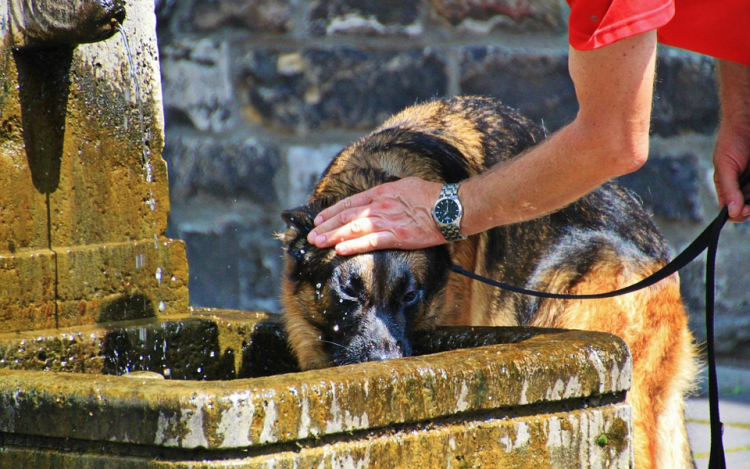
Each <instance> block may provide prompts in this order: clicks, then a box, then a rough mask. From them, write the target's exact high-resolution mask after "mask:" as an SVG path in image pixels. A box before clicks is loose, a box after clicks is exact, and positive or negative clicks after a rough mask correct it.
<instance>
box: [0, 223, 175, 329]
mask: <svg viewBox="0 0 750 469" xmlns="http://www.w3.org/2000/svg"><path fill="white" fill-rule="evenodd" d="M154 243H155V241H154V240H153V239H150V240H140V241H132V242H125V243H109V244H100V245H99V244H95V245H86V246H68V247H65V246H63V247H57V248H55V251H50V250H42V251H38V252H25V253H17V254H15V255H13V256H0V288H2V290H0V292H2V296H1V298H2V303H0V311H2V314H0V330H4V331H29V330H35V329H50V328H55V327H68V326H75V325H81V324H93V323H96V322H102V321H112V320H124V319H137V318H143V317H150V316H155V315H161V314H165V315H166V314H176V313H184V312H185V311H187V308H188V292H187V281H188V271H187V261H186V257H185V245H184V243H183V242H182V241H176V240H171V239H168V238H161V239H159V241H158V243H159V247H158V248H157V247H155V244H154ZM30 279H36V280H35V281H32V280H30ZM157 301H158V303H156V302H157Z"/></svg>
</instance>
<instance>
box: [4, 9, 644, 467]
mask: <svg viewBox="0 0 750 469" xmlns="http://www.w3.org/2000/svg"><path fill="white" fill-rule="evenodd" d="M153 7H154V5H153V0H127V1H120V0H46V1H44V0H2V3H0V37H1V38H2V45H1V46H0V67H1V69H2V74H0V468H35V469H44V468H55V469H60V468H62V469H84V468H86V469H88V468H99V467H105V465H106V467H110V468H113V469H119V468H142V467H152V468H170V469H175V468H196V467H200V468H214V467H216V468H218V467H233V468H256V467H264V468H267V467H289V468H292V467H300V468H303V467H352V468H355V467H356V468H359V467H394V466H400V467H416V466H422V467H476V466H478V465H481V466H490V467H496V466H503V467H534V468H537V467H568V466H576V467H622V468H625V467H630V465H631V463H632V448H631V445H630V432H631V423H630V408H629V406H628V405H627V404H626V403H625V402H624V396H625V393H626V391H627V389H628V387H629V385H630V367H631V361H630V356H629V352H628V350H627V347H626V346H625V344H624V343H623V342H622V341H621V340H619V339H618V338H616V337H613V336H610V335H606V334H599V333H590V332H580V331H579V332H572V331H554V330H540V329H522V328H518V329H501V328H475V329H472V328H469V329H466V328H463V329H456V328H444V329H439V330H438V331H436V333H435V334H434V335H431V336H429V337H423V338H421V339H419V340H418V343H417V344H416V345H415V351H416V352H417V353H418V355H419V356H415V357H411V358H406V359H401V360H394V361H388V362H378V363H365V364H361V365H352V366H346V367H339V368H333V369H328V370H322V371H315V372H298V371H297V370H296V366H295V364H294V360H293V359H292V357H291V356H290V354H289V351H288V349H287V347H286V343H285V340H284V336H283V331H282V329H281V328H280V326H279V324H278V322H277V320H276V319H275V315H269V314H264V313H248V312H240V311H225V310H194V309H191V308H189V307H188V290H187V279H188V271H187V261H186V257H185V249H184V245H183V243H182V242H180V241H178V240H171V239H168V238H166V237H165V236H164V233H165V230H166V224H167V216H168V213H169V196H168V184H167V171H166V165H165V163H164V161H163V160H162V158H161V149H162V145H163V129H164V125H163V114H162V103H161V87H160V77H159V62H158V50H157V44H156V37H155V18H154V13H153V11H154V8H153ZM467 346H471V347H473V348H466V349H461V348H462V347H467Z"/></svg>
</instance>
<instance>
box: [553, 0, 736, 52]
mask: <svg viewBox="0 0 750 469" xmlns="http://www.w3.org/2000/svg"><path fill="white" fill-rule="evenodd" d="M568 3H569V4H570V20H569V26H568V29H569V40H570V45H571V46H573V47H574V48H576V49H578V50H591V49H597V48H599V47H602V46H606V45H607V44H611V43H613V42H615V41H619V40H620V39H625V38H627V37H630V36H633V35H635V34H639V33H643V32H646V31H651V30H654V29H656V30H657V37H658V39H659V42H661V43H663V44H667V45H670V46H675V47H680V48H683V49H689V50H692V51H695V52H700V53H701V54H706V55H710V56H713V57H717V58H720V59H726V60H730V61H733V62H738V63H741V64H745V65H750V31H748V30H749V29H750V0H568Z"/></svg>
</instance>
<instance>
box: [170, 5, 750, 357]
mask: <svg viewBox="0 0 750 469" xmlns="http://www.w3.org/2000/svg"><path fill="white" fill-rule="evenodd" d="M157 14H158V18H159V24H158V35H159V42H160V52H161V59H162V78H163V87H164V105H165V111H166V123H167V131H166V148H165V153H164V156H165V159H166V160H167V162H168V165H169V178H170V190H171V200H172V211H171V217H170V223H169V235H170V236H173V237H178V238H181V239H184V240H185V241H186V243H187V254H188V259H189V263H190V272H191V273H190V292H191V302H192V304H193V305H196V306H214V307H226V308H242V309H261V310H267V311H272V312H276V311H278V303H277V291H278V279H279V275H280V270H281V248H280V245H279V243H278V242H277V241H276V240H275V239H274V232H275V231H279V230H281V229H282V228H283V225H282V223H281V219H280V217H279V213H280V211H281V209H283V208H288V207H291V206H294V205H297V204H301V203H303V202H304V200H305V199H306V196H307V194H308V192H309V190H310V189H311V187H312V184H313V182H314V181H315V179H316V177H317V176H318V174H319V173H320V171H321V170H322V169H323V168H324V167H325V166H326V164H327V162H328V161H329V159H330V158H331V157H332V156H333V155H334V154H335V153H336V152H337V151H338V150H339V149H341V148H342V147H343V146H345V145H346V144H348V143H349V142H351V141H353V140H354V139H356V138H357V137H358V136H360V135H362V134H363V133H365V132H366V131H368V130H369V129H371V128H373V127H374V126H376V125H377V124H378V123H380V122H381V121H382V120H384V119H385V118H386V116H388V115H389V114H391V113H393V112H396V111H398V110H400V109H402V108H404V107H405V106H408V105H410V104H413V103H415V102H418V101H424V100H427V99H430V98H432V97H436V96H452V95H457V94H470V93H471V94H487V95H493V96H496V97H499V98H501V99H502V100H504V101H505V102H506V103H507V104H510V105H512V106H515V107H517V108H519V109H520V110H521V111H522V112H524V113H525V114H527V115H528V116H530V117H532V118H533V119H535V120H536V121H538V122H541V123H543V124H544V125H545V126H546V127H547V129H549V130H550V131H554V130H556V129H558V128H559V127H561V126H562V125H564V124H565V123H566V122H568V121H570V120H571V119H572V118H573V116H574V115H575V113H576V109H577V104H576V101H575V96H574V92H573V86H572V83H571V81H570V78H569V76H568V72H567V58H568V57H567V55H568V46H567V36H566V19H567V14H568V11H567V6H566V4H565V2H564V1H563V0H520V1H518V0H398V1H396V0H381V1H375V0H366V1H362V0H357V1H355V0H327V1H324V0H314V1H313V0H310V1H303V0H223V1H216V0H213V1H212V0H185V1H179V2H178V1H175V0H161V1H158V2H157ZM713 68H714V65H713V61H712V60H711V59H708V58H705V57H702V56H698V55H694V54H690V53H687V52H685V51H679V50H674V49H669V48H666V47H662V48H661V50H660V53H659V62H658V82H657V85H656V88H657V92H656V97H655V101H654V118H653V139H652V152H651V153H652V154H651V158H650V160H649V162H648V163H647V165H646V166H645V168H643V169H642V170H641V171H639V172H638V173H637V174H634V175H630V176H628V177H625V178H622V179H623V182H624V183H625V184H627V185H628V186H630V187H631V188H633V189H635V190H636V191H637V192H638V193H639V194H640V196H641V197H642V199H643V202H644V204H645V205H646V207H647V208H648V210H649V211H650V212H652V213H653V215H654V217H655V219H656V220H657V222H658V224H659V225H660V227H661V228H662V230H663V231H664V233H665V234H666V236H667V237H668V239H669V241H670V244H671V245H672V248H673V250H674V251H675V252H677V251H679V250H681V249H682V248H683V247H685V246H686V245H687V243H688V242H689V241H690V240H692V239H693V238H694V237H695V235H696V234H697V233H698V232H700V230H701V229H702V227H703V226H704V225H705V224H706V223H707V222H708V221H710V220H711V219H713V217H714V216H715V214H716V213H717V212H718V207H717V204H716V202H715V196H714V193H713V188H712V183H711V178H712V170H711V151H712V147H713V133H714V131H715V129H716V124H717V114H718V103H717V95H716V91H715V88H714V80H713ZM749 231H750V226H748V225H747V224H746V225H744V226H730V227H728V228H727V229H726V232H725V234H724V235H723V242H722V245H721V247H720V251H719V263H720V265H719V267H718V271H719V279H718V286H717V290H718V295H717V296H718V299H719V309H718V311H719V317H718V319H717V322H718V324H717V327H718V330H719V335H720V340H719V341H718V347H719V349H720V351H721V352H722V353H724V354H725V355H726V356H727V357H735V358H737V357H739V354H740V351H741V350H749V349H748V347H747V345H748V343H750V306H749V303H750V293H749V292H748V289H747V288H746V286H747V285H749V284H750V272H748V269H746V268H741V267H740V266H739V265H737V262H736V260H737V259H743V258H747V256H748V253H749V252H750V244H748V243H747V242H744V243H743V242H742V240H743V238H744V239H747V236H748V232H749ZM702 277H703V262H702V261H701V260H698V261H696V262H694V263H693V264H692V265H690V266H689V267H688V268H687V269H686V271H685V272H684V273H683V275H682V278H683V293H684V294H685V297H686V299H687V302H688V305H689V307H690V312H691V315H692V319H691V320H692V323H693V327H694V329H695V330H696V333H697V336H698V337H699V338H703V334H704V333H703V331H704V330H705V327H704V326H703V319H702V314H703V300H702V298H703V280H702ZM745 353H747V352H745Z"/></svg>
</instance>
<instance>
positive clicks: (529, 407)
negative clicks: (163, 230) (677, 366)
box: [0, 310, 632, 469]
mask: <svg viewBox="0 0 750 469" xmlns="http://www.w3.org/2000/svg"><path fill="white" fill-rule="evenodd" d="M459 347H472V348H466V349H461V348H459ZM415 351H416V353H417V356H414V357H409V358H404V359H398V360H390V361H385V362H371V363H364V364H359V365H348V366H342V367H337V368H330V369H325V370H316V371H307V372H298V371H297V370H296V369H295V368H296V367H295V363H294V360H293V359H292V357H291V355H290V353H289V351H288V349H287V347H286V343H285V339H284V336H283V332H282V330H281V328H280V326H279V324H278V322H277V319H276V316H275V315H267V314H262V313H243V312H237V311H226V310H191V311H190V314H188V315H184V316H182V317H169V318H164V317H161V318H158V319H152V320H139V321H123V322H119V323H110V324H105V325H99V326H83V327H79V328H77V329H76V330H72V329H71V330H67V331H63V330H53V331H34V332H25V333H24V332H19V333H10V334H2V335H0V367H2V369H0V411H1V413H0V467H3V468H5V467H8V468H26V467H29V468H32V467H33V468H35V469H40V468H64V469H67V468H76V469H78V468H94V467H104V466H105V465H106V467H108V468H136V467H137V468H141V467H153V468H196V467H201V468H203V467H205V468H209V467H210V468H214V467H232V468H256V467H263V468H267V467H277V468H278V467H290V468H291V467H299V468H307V467H352V468H354V467H419V466H421V467H480V466H481V467H487V466H489V467H498V466H502V467H534V468H537V467H623V468H624V467H630V465H631V464H632V448H631V446H630V432H631V423H630V422H631V417H630V407H629V406H628V405H627V404H626V403H625V402H624V396H625V392H626V391H627V389H628V388H629V386H630V372H631V359H630V355H629V351H628V349H627V346H626V345H625V344H624V342H623V341H622V340H620V339H619V338H617V337H614V336H611V335H608V334H601V333H594V332H588V331H561V330H548V329H533V328H440V329H439V330H438V331H436V332H435V333H434V334H431V335H430V336H427V337H419V338H417V340H416V344H415ZM45 369H47V370H49V371H44V370H45ZM144 372H145V373H144ZM162 376H164V377H166V378H167V379H161V378H162ZM154 377H156V378H160V379H151V378H154Z"/></svg>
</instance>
